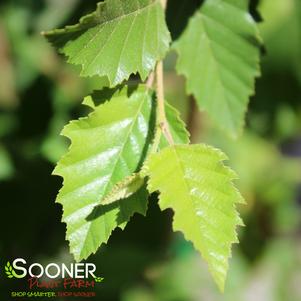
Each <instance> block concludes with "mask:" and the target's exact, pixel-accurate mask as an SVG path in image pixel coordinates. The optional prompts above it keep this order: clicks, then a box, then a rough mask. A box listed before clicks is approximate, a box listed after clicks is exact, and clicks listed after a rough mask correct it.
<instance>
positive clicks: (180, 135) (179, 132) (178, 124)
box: [159, 102, 189, 148]
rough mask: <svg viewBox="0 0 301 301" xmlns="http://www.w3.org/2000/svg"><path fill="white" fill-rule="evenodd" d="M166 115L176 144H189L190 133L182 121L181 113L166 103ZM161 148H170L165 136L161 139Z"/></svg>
mask: <svg viewBox="0 0 301 301" xmlns="http://www.w3.org/2000/svg"><path fill="white" fill-rule="evenodd" d="M165 113H166V119H167V122H168V124H169V128H170V132H171V135H172V137H173V139H174V142H175V143H178V144H188V143H189V132H188V131H187V130H186V126H185V123H184V122H183V120H182V119H181V117H180V113H179V112H178V111H177V110H176V109H175V108H174V107H173V106H172V105H170V104H169V103H167V102H165ZM159 146H160V148H164V147H166V146H168V141H167V140H166V138H165V136H164V135H163V136H162V137H161V140H160V145H159Z"/></svg>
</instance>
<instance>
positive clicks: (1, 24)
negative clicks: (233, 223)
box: [0, 0, 301, 301]
mask: <svg viewBox="0 0 301 301" xmlns="http://www.w3.org/2000/svg"><path fill="white" fill-rule="evenodd" d="M96 2H97V1H94V0H93V1H92V0H86V1H80V0H64V1H62V0H23V1H12V0H2V1H1V4H0V199H1V219H0V229H1V241H0V292H1V294H2V295H3V296H6V297H3V300H10V299H9V297H8V294H9V292H10V291H11V290H17V289H21V288H22V286H23V285H24V280H14V279H7V278H6V276H5V273H4V265H5V264H6V262H7V261H8V260H13V259H14V258H17V257H23V258H25V259H27V260H28V262H31V263H32V262H35V261H38V262H41V263H47V262H64V263H68V262H71V261H72V257H71V256H70V255H69V251H68V243H67V242H66V241H65V238H64V236H65V234H64V232H65V225H64V224H62V223H61V222H60V218H61V211H62V208H61V207H60V205H58V204H55V198H56V194H57V192H58V189H59V188H60V186H61V184H62V180H61V179H60V178H58V177H55V176H51V173H52V170H53V168H54V165H55V162H57V160H58V159H59V158H60V156H61V155H62V154H63V153H64V152H65V151H66V149H67V146H68V141H67V140H66V139H65V138H63V137H61V136H59V133H60V131H61V129H62V128H63V126H64V124H66V123H67V122H68V121H69V120H71V119H74V118H77V117H78V116H82V115H83V112H84V110H83V108H82V106H81V105H80V103H81V100H82V98H83V96H85V95H87V94H88V93H90V92H91V91H92V90H93V89H95V88H97V85H98V84H99V83H98V79H97V78H96V79H92V80H91V79H90V80H87V79H83V78H79V76H78V69H76V68H74V67H72V66H69V65H67V64H66V63H65V62H64V60H63V58H62V57H60V56H58V55H57V54H56V52H55V51H54V49H52V48H51V46H50V45H48V44H47V42H46V41H45V40H44V39H43V37H42V36H41V35H40V32H41V31H42V30H48V29H52V28H55V27H60V26H63V25H65V24H72V23H74V22H77V20H78V18H79V17H80V16H81V15H83V14H85V13H87V12H90V11H92V10H93V9H94V8H95V5H96ZM169 2H170V3H169V7H168V12H167V20H168V24H169V27H170V29H171V31H172V36H173V38H177V37H178V36H179V35H180V34H181V32H182V30H183V28H184V27H185V24H186V22H187V18H188V17H189V16H190V15H191V14H193V12H194V10H195V8H196V7H198V6H199V4H200V3H201V1H191V0H190V1H175V0H170V1H169ZM257 5H258V1H254V2H252V5H251V6H250V11H251V12H252V14H253V15H254V17H256V19H257V20H258V21H260V20H261V18H262V19H264V20H265V22H263V23H260V24H259V27H260V29H261V31H262V35H263V38H264V40H265V49H263V58H262V77H261V78H260V79H258V81H257V87H256V96H254V97H252V99H251V102H250V110H249V113H248V115H247V125H246V130H245V132H244V134H243V135H242V136H241V137H240V138H239V139H238V140H231V139H229V138H227V137H225V135H224V134H223V133H222V132H220V131H219V130H217V129H216V128H215V127H214V126H213V125H212V124H211V122H210V120H208V117H207V116H206V114H205V113H198V112H197V111H196V110H195V107H194V104H193V100H192V99H190V98H188V99H186V97H185V92H184V80H183V78H181V77H178V76H176V74H175V72H174V63H175V54H174V53H171V54H170V55H169V56H168V57H167V59H166V70H167V71H166V76H165V85H166V93H167V99H168V100H169V101H170V102H171V103H173V104H174V105H175V106H176V107H177V108H178V109H179V110H180V111H181V114H182V117H183V119H185V120H186V121H188V124H189V129H190V131H191V132H192V139H193V141H194V142H209V143H211V144H213V145H215V146H217V147H221V148H222V149H223V151H225V152H226V153H227V154H228V156H229V158H230V161H229V164H230V165H231V166H233V168H234V169H235V170H236V171H237V172H238V174H239V176H240V180H239V181H237V185H238V187H239V188H240V190H241V192H242V194H243V195H244V197H245V199H246V201H247V205H246V206H242V207H240V208H239V210H240V212H241V214H242V216H243V219H244V222H245V224H246V226H245V227H244V228H240V229H239V237H240V241H241V243H240V244H239V245H236V246H235V247H234V250H233V258H232V259H231V262H230V272H229V277H228V280H227V284H226V290H225V294H224V295H221V294H220V293H219V292H218V291H217V288H216V286H215V284H214V283H213V280H212V279H211V277H210V275H209V272H208V271H207V267H206V264H205V263H204V262H203V261H202V259H201V258H200V256H199V254H198V253H196V252H195V251H194V250H193V248H192V246H191V244H190V243H187V242H185V241H184V239H183V237H182V235H181V234H179V233H176V234H173V233H172V231H171V219H172V212H171V211H164V212H160V210H159V208H158V206H157V200H156V196H153V197H152V198H151V200H150V205H149V210H148V214H147V217H146V218H144V217H142V216H139V215H136V216H134V218H133V219H132V220H131V222H130V223H129V224H128V226H127V227H126V229H125V230H124V231H121V230H116V231H114V233H113V235H112V237H111V239H110V241H109V244H108V245H107V246H102V247H101V248H100V250H99V251H98V252H97V254H96V255H94V256H91V257H90V258H89V262H95V263H96V265H97V268H98V274H99V276H102V277H104V278H105V280H104V282H103V283H101V284H99V285H97V295H98V298H97V300H105V301H110V300H122V301H136V300H137V301H149V300H155V301H216V300H223V301H224V300H229V301H230V300H231V301H236V300H237V301H252V300H256V301H261V300H262V301H282V300H283V301H288V300H289V301H299V300H301V286H300V283H301V237H300V234H301V231H300V229H301V228H300V204H301V198H300V195H301V189H300V182H301V172H300V166H301V165H300V157H301V131H300V129H301V101H300V100H301V7H300V6H301V3H300V0H285V1H283V0H264V1H261V2H260V3H259V5H258V6H257Z"/></svg>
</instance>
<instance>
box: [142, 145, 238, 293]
mask: <svg viewBox="0 0 301 301" xmlns="http://www.w3.org/2000/svg"><path fill="white" fill-rule="evenodd" d="M225 159H226V156H225V155H224V154H223V153H222V152H220V151H219V150H217V149H214V148H211V147H209V146H206V145H175V146H169V147H167V148H165V149H163V150H162V151H161V152H159V153H157V154H153V155H152V156H150V158H149V159H148V160H147V162H146V164H145V166H144V168H143V173H144V174H145V175H148V176H149V182H148V188H149V191H150V192H154V191H157V190H158V191H159V192H160V198H159V205H160V207H161V209H162V210H164V209H166V208H172V209H173V210H174V220H173V229H174V230H175V231H182V232H183V234H184V236H185V238H186V239H187V240H190V241H192V242H193V244H194V246H195V248H196V249H197V250H198V251H200V252H201V253H202V256H203V258H204V259H205V260H206V261H207V262H208V265H209V270H210V271H211V273H212V275H213V278H214V279H215V281H216V283H217V284H218V286H219V288H220V289H221V290H223V288H224V282H225V278H226V273H227V270H228V258H229V257H230V255H231V244H232V243H234V242H237V235H236V231H235V228H236V225H241V224H242V221H241V219H240V217H239V215H238V213H237V211H236V210H235V203H239V202H242V197H241V195H240V194H239V192H238V191H237V190H236V189H235V187H234V186H233V184H232V180H233V179H235V178H236V175H235V173H234V172H233V171H232V170H231V169H230V168H228V167H226V166H224V165H223V164H222V162H221V161H223V160H225Z"/></svg>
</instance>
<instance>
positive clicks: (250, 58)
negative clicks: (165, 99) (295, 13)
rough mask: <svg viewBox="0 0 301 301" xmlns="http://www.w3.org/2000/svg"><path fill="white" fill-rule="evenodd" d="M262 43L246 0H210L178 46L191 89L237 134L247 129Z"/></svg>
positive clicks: (180, 64)
mask: <svg viewBox="0 0 301 301" xmlns="http://www.w3.org/2000/svg"><path fill="white" fill-rule="evenodd" d="M260 46H261V39H260V37H259V33H258V28H257V26H256V23H255V21H254V20H253V19H252V16H251V15H250V14H249V13H248V1H245V0H207V1H206V2H205V3H204V5H203V6H202V7H201V9H200V10H199V11H198V12H197V13H196V14H195V15H194V16H193V17H192V18H191V20H190V22H189V25H188V28H187V29H186V30H185V32H184V33H183V35H182V36H181V37H180V39H179V40H178V41H177V42H176V43H175V45H174V48H175V50H176V51H177V53H178V62H177V66H176V69H177V71H178V73H179V74H183V75H184V76H185V77H186V79H187V84H186V87H187V91H188V93H191V94H193V95H194V96H195V97H196V100H197V103H198V105H199V107H200V108H201V109H204V110H206V111H207V112H208V114H209V115H210V116H211V118H212V119H213V120H214V122H215V123H216V124H217V125H219V127H221V128H222V129H224V130H225V131H227V132H228V133H229V134H230V135H231V136H233V137H236V136H238V135H239V134H240V132H241V130H242V128H243V125H244V115H245V112H246V110H247V105H248V101H249V97H250V95H252V94H253V92H254V82H255V77H256V76H258V75H259V74H260V71H259V59H260Z"/></svg>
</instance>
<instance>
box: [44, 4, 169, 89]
mask: <svg viewBox="0 0 301 301" xmlns="http://www.w3.org/2000/svg"><path fill="white" fill-rule="evenodd" d="M44 34H45V35H46V37H47V38H48V40H49V41H50V42H51V43H52V44H53V45H54V46H56V47H57V48H58V49H59V51H60V52H61V53H63V54H65V55H66V56H67V57H68V62H69V63H72V64H75V65H81V66H82V71H81V75H82V76H93V75H99V76H106V77H108V79H109V82H110V86H116V85H117V84H119V83H121V82H122V81H123V80H125V79H127V78H128V77H129V76H130V75H131V74H132V73H136V72H138V73H139V74H140V76H141V78H142V79H143V80H144V79H145V78H146V77H147V75H148V74H149V72H150V71H151V70H152V69H154V67H155V64H156V61H158V60H160V59H162V58H163V57H164V56H165V54H166V52H167V50H168V48H169V43H170V34H169V32H168V29H167V26H166V23H165V19H164V13H163V9H162V6H161V4H160V1H159V0H106V1H105V2H103V3H98V6H97V9H96V11H95V12H94V13H92V14H90V15H87V16H85V17H83V18H81V20H80V22H79V23H78V24H76V25H73V26H67V27H65V28H64V29H57V30H53V31H49V32H46V33H44Z"/></svg>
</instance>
